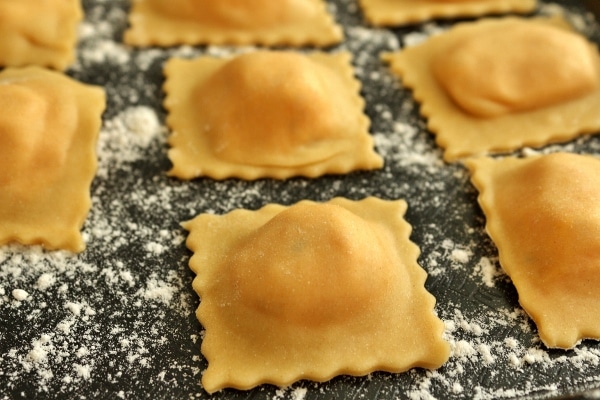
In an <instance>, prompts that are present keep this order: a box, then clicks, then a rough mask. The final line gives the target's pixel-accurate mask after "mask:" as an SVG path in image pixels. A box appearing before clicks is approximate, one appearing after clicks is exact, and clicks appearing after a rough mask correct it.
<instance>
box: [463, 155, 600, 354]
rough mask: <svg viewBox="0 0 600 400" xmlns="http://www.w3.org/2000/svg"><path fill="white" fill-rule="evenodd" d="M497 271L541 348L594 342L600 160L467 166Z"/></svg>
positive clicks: (598, 301) (598, 327)
mask: <svg viewBox="0 0 600 400" xmlns="http://www.w3.org/2000/svg"><path fill="white" fill-rule="evenodd" d="M467 166H468V167H469V169H470V170H471V171H472V173H473V177H472V181H473V184H474V185H475V186H476V187H477V189H478V190H479V192H480V195H479V203H480V204H481V207H482V209H483V211H484V213H485V215H486V218H487V223H486V228H487V231H488V233H489V235H490V236H491V238H492V239H493V240H494V243H496V246H497V247H498V252H499V254H500V263H501V265H502V268H503V269H504V270H505V271H506V273H507V274H508V275H509V276H510V277H511V279H512V281H513V283H514V285H515V286H516V288H517V291H518V293H519V302H520V303H521V305H522V306H523V308H524V309H525V311H527V313H528V314H529V315H530V316H531V318H532V319H533V320H534V321H535V323H536V325H537V327H538V330H539V334H540V338H541V339H542V341H543V342H544V343H545V344H546V346H548V347H559V348H571V347H574V346H575V345H577V343H578V342H579V341H580V340H582V339H585V338H594V339H600V318H598V317H599V316H600V295H599V294H598V286H599V285H600V278H599V275H598V269H599V268H600V242H599V240H598V239H599V238H600V209H599V208H598V204H600V160H598V159H596V158H593V157H590V156H582V155H575V154H568V153H555V154H551V155H545V156H535V157H528V158H525V159H517V158H513V157H510V158H505V159H501V160H498V161H495V160H492V159H488V158H481V159H473V160H469V161H467Z"/></svg>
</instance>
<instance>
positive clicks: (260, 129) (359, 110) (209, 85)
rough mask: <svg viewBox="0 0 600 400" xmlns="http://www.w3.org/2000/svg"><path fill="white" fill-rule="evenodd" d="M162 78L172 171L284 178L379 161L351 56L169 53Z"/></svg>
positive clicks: (370, 165) (338, 171) (188, 175)
mask: <svg viewBox="0 0 600 400" xmlns="http://www.w3.org/2000/svg"><path fill="white" fill-rule="evenodd" d="M165 75H166V77H167V80H166V83H165V91H166V93H167V96H166V99H165V108H166V109H167V110H168V111H169V115H168V118H167V124H168V125H169V127H170V129H171V130H172V134H171V136H170V137H169V144H170V145H171V149H170V151H169V158H170V159H171V161H172V162H173V169H172V170H171V171H170V174H171V175H174V176H177V177H178V178H182V179H193V178H196V177H199V176H208V177H211V178H214V179H224V178H228V177H239V178H242V179H249V180H251V179H257V178H261V177H272V178H278V179H285V178H289V177H292V176H307V177H316V176H320V175H323V174H327V173H331V174H343V173H347V172H350V171H353V170H357V169H375V168H381V166H382V165H383V160H382V159H381V157H380V156H379V155H377V154H376V153H375V152H374V150H373V140H372V137H371V136H370V134H369V124H370V122H369V119H368V118H367V117H366V115H365V114H364V113H363V108H364V101H363V100H362V98H361V97H360V95H359V91H360V84H359V82H358V81H357V80H356V79H354V76H353V71H352V68H351V66H350V55H349V54H347V53H338V54H333V55H330V54H325V53H312V54H310V55H303V54H299V53H293V52H275V51H259V52H253V53H247V54H243V55H239V56H236V57H233V58H230V59H219V58H213V57H201V58H198V59H196V60H184V59H171V60H169V61H168V63H167V65H166V66H165Z"/></svg>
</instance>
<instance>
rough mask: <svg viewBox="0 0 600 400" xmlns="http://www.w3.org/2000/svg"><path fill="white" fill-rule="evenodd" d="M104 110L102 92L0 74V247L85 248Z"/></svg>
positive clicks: (48, 77)
mask: <svg viewBox="0 0 600 400" xmlns="http://www.w3.org/2000/svg"><path fill="white" fill-rule="evenodd" d="M104 108H105V94H104V91H103V90H102V89H101V88H99V87H94V86H90V85H84V84H82V83H79V82H77V81H74V80H73V79H71V78H68V77H66V76H65V75H63V74H60V73H57V72H52V71H49V70H46V69H42V68H39V67H27V68H7V69H5V70H3V71H2V72H0V244H5V243H9V242H13V241H14V242H18V243H21V244H26V245H30V244H41V245H43V246H44V247H45V248H47V249H52V250H55V249H64V250H70V251H74V252H79V251H82V250H83V249H84V247H85V244H84V242H83V239H82V237H81V233H80V232H79V230H80V229H81V227H82V225H83V223H84V220H85V217H86V215H87V212H88V211H89V208H90V204H91V200H90V194H89V190H90V185H91V182H92V179H93V177H94V174H95V172H96V165H97V162H96V141H97V137H98V132H99V130H100V125H101V115H102V112H103V111H104Z"/></svg>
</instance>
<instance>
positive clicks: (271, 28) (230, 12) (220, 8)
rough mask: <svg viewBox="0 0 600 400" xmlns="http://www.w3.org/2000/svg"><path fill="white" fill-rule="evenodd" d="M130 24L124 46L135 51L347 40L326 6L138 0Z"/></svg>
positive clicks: (266, 0)
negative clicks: (181, 45)
mask: <svg viewBox="0 0 600 400" xmlns="http://www.w3.org/2000/svg"><path fill="white" fill-rule="evenodd" d="M129 22H130V25H131V26H130V28H129V29H128V30H127V31H126V32H125V37H124V40H125V43H127V44H131V45H134V46H152V45H158V46H173V45H179V44H214V45H216V44H230V45H251V44H253V45H264V46H276V45H279V46H282V45H286V46H306V45H313V46H318V47H324V46H329V45H333V44H336V43H339V42H341V41H342V38H343V32H342V28H341V27H340V26H339V25H337V24H336V23H335V21H334V20H333V18H332V17H331V15H329V14H328V12H327V9H326V3H325V2H324V1H322V0H278V1H272V0H244V1H239V0H171V1H168V2H167V1H164V0H137V1H134V2H133V6H132V9H131V12H130V15H129Z"/></svg>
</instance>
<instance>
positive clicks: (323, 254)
mask: <svg viewBox="0 0 600 400" xmlns="http://www.w3.org/2000/svg"><path fill="white" fill-rule="evenodd" d="M405 211H406V203H405V202H404V201H401V200H400V201H384V200H379V199H376V198H367V199H364V200H362V201H356V202H355V201H350V200H346V199H342V198H336V199H334V200H331V201H330V202H328V203H324V204H319V203H313V202H310V201H302V202H300V203H297V204H296V205H293V206H290V207H285V206H280V205H275V204H270V205H267V206H265V207H263V208H261V209H260V210H258V211H248V210H235V211H232V212H231V213H229V214H226V215H223V216H217V215H209V214H202V215H199V216H198V217H196V218H195V219H193V220H192V221H189V222H185V223H184V224H183V226H184V228H185V229H187V230H189V231H190V234H189V237H188V240H187V246H188V247H189V248H190V249H191V250H192V251H193V252H194V255H193V257H192V258H191V260H190V268H191V269H192V270H193V271H194V272H195V273H196V274H197V276H196V278H195V279H194V282H193V287H194V290H195V291H196V292H197V293H198V294H199V296H200V297H201V303H200V306H199V308H198V311H197V316H198V319H199V320H200V322H201V323H202V325H203V326H204V328H205V330H206V334H205V337H204V340H203V343H202V353H203V354H204V355H205V356H206V358H207V360H208V369H207V370H206V371H205V373H204V374H203V377H202V383H203V386H204V388H205V389H206V390H207V391H208V392H209V393H212V392H215V391H217V390H219V389H221V388H225V387H233V388H238V389H250V388H252V387H255V386H257V385H259V384H261V383H272V384H275V385H279V386H285V385H288V384H290V383H292V382H294V381H297V380H300V379H310V380H315V381H325V380H329V379H331V378H332V377H334V376H336V375H340V374H350V375H366V374H368V373H369V372H372V371H375V370H384V371H390V372H401V371H405V370H408V369H410V368H413V367H417V366H420V367H424V368H437V367H439V366H440V365H442V364H443V363H444V362H445V361H446V360H447V359H448V356H449V345H448V343H447V342H445V341H444V340H443V339H442V332H443V329H444V325H443V323H442V322H441V321H440V320H439V319H438V318H437V317H436V316H435V315H434V313H433V308H434V303H435V299H434V298H433V296H431V294H429V293H428V292H427V291H426V290H425V288H424V283H425V279H426V273H425V271H424V270H423V269H421V267H420V266H419V265H418V264H417V257H418V255H419V250H418V248H417V246H416V245H414V244H413V243H412V242H410V241H409V235H410V230H411V228H410V225H408V223H406V222H405V221H404V220H403V218H402V216H403V215H404V213H405Z"/></svg>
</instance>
